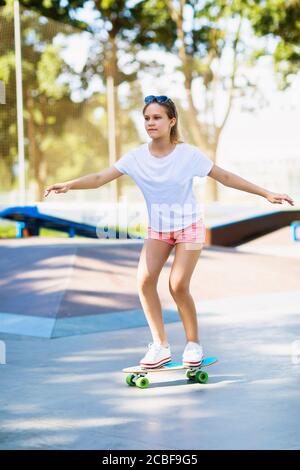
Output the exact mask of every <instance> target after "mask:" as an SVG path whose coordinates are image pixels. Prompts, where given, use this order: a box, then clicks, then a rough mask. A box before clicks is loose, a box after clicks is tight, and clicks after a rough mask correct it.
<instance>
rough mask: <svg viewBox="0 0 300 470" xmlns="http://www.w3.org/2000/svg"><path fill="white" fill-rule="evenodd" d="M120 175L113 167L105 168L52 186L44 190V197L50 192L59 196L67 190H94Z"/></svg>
mask: <svg viewBox="0 0 300 470" xmlns="http://www.w3.org/2000/svg"><path fill="white" fill-rule="evenodd" d="M122 175H123V173H121V172H120V171H119V170H117V169H116V168H115V167H114V166H111V167H109V168H105V169H104V170H103V171H101V172H100V173H91V174H90V175H86V176H81V177H80V178H76V179H75V180H70V181H66V182H65V183H56V184H52V185H51V186H48V187H47V188H46V189H45V192H44V197H47V196H48V195H49V194H50V193H51V191H54V192H55V193H56V194H60V193H66V192H68V191H69V189H96V188H99V187H100V186H103V185H104V184H106V183H109V182H110V181H113V180H114V179H116V178H119V176H122Z"/></svg>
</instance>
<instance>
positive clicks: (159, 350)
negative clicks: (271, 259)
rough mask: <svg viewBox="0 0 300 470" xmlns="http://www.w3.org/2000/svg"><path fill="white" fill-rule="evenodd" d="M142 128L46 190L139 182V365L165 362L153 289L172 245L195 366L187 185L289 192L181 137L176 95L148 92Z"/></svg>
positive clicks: (188, 352)
mask: <svg viewBox="0 0 300 470" xmlns="http://www.w3.org/2000/svg"><path fill="white" fill-rule="evenodd" d="M143 116H144V123H145V129H146V131H147V133H148V135H149V136H150V138H151V142H150V143H149V144H147V143H146V144H143V145H141V146H139V147H138V148H136V149H133V150H131V151H129V152H128V153H126V154H125V155H124V156H123V157H122V158H120V159H119V160H118V161H117V162H116V163H115V164H114V165H113V166H111V167H110V168H107V169H105V170H103V171H101V172H100V173H95V174H90V175H87V176H83V177H81V178H77V179H75V180H72V181H67V182H65V183H58V184H54V185H52V186H49V187H48V188H46V190H45V197H46V196H48V194H49V193H50V192H51V191H54V192H55V193H57V194H59V193H66V192H67V191H69V189H90V188H98V187H100V186H103V185H104V184H106V183H108V182H110V181H112V180H114V179H115V178H119V177H120V176H121V175H123V174H127V175H129V176H131V177H132V178H133V180H134V181H135V182H136V184H137V185H138V186H139V188H140V189H141V191H142V192H143V195H144V197H145V200H146V204H147V209H148V217H149V226H148V234H147V237H146V238H145V240H144V245H143V248H142V250H141V254H140V260H139V264H138V270H137V281H138V282H137V285H138V294H139V298H140V301H141V304H142V307H143V310H144V313H145V316H146V319H147V322H148V324H149V327H150V331H151V334H152V338H153V342H152V343H150V344H149V346H148V350H147V352H146V354H145V356H144V357H143V358H142V359H141V360H140V365H141V366H142V367H145V368H155V367H160V366H162V365H163V364H165V363H167V362H170V361H171V350H170V346H169V344H168V341H167V336H166V332H165V328H164V323H163V317H162V308H161V303H160V299H159V297H158V293H157V282H158V278H159V274H160V272H161V270H162V268H163V266H164V264H165V263H166V261H167V259H168V257H169V255H170V253H171V251H172V249H173V247H174V245H175V257H174V262H173V265H172V268H171V274H170V279H169V289H170V293H171V295H172V297H173V299H174V300H175V302H176V305H177V307H178V311H179V314H180V317H181V320H182V322H183V326H184V330H185V334H186V340H187V342H186V346H185V349H184V351H183V356H182V361H183V363H184V365H185V366H187V367H189V366H198V365H200V364H201V362H202V359H203V347H202V345H201V342H200V338H199V333H198V325H197V314H196V308H195V303H194V300H193V297H192V296H191V293H190V290H189V285H190V280H191V277H192V274H193V271H194V269H195V266H196V264H197V261H198V259H199V256H200V253H201V250H202V247H203V244H204V241H205V226H204V223H203V220H202V218H201V213H200V210H199V208H198V205H197V204H196V199H195V196H194V194H193V190H192V182H193V177H194V176H200V177H205V176H207V175H208V176H210V177H211V178H214V179H215V180H216V181H218V182H220V183H222V184H223V185H225V186H229V187H231V188H235V189H239V190H241V191H246V192H249V193H253V194H258V195H259V196H262V197H265V198H266V199H267V200H268V201H269V202H271V203H274V204H282V202H283V201H287V202H288V203H289V204H290V205H294V202H293V200H292V199H291V198H290V197H289V196H288V195H287V194H277V193H273V192H271V191H268V190H266V189H263V188H261V187H259V186H256V185H254V184H252V183H250V182H249V181H247V180H245V179H243V178H241V177H239V176H238V175H236V174H234V173H231V172H229V171H226V170H224V169H222V168H220V167H219V166H217V165H215V164H214V163H213V162H212V161H211V160H210V159H209V158H207V156H205V155H204V154H203V153H202V152H200V151H199V150H198V148H197V147H194V146H193V145H189V144H186V143H183V142H182V141H180V140H179V134H178V115H177V111H176V107H175V104H174V102H173V101H172V100H171V99H170V98H168V97H167V96H154V95H150V96H147V97H146V98H145V106H144V109H143Z"/></svg>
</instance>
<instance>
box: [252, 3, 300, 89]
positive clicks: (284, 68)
mask: <svg viewBox="0 0 300 470" xmlns="http://www.w3.org/2000/svg"><path fill="white" fill-rule="evenodd" d="M249 19H250V21H251V24H252V27H253V29H254V31H255V33H256V34H257V36H259V37H270V36H272V37H273V38H274V39H276V41H277V44H276V47H275V50H274V51H273V50H269V49H268V48H267V47H264V48H262V49H261V50H260V51H259V53H258V54H257V55H256V56H255V57H254V58H255V59H257V58H258V57H261V56H266V55H269V56H270V55H271V56H272V57H273V62H274V70H275V73H276V74H277V76H278V78H279V89H281V90H285V89H286V88H287V87H289V86H290V84H291V83H292V81H293V79H294V78H295V75H296V74H297V73H298V72H299V69H300V0H265V1H258V2H255V3H254V4H253V5H252V8H250V9H249Z"/></svg>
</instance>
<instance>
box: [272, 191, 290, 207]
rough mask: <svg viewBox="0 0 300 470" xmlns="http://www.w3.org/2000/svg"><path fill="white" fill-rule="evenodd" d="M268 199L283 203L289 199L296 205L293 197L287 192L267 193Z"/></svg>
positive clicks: (275, 202)
mask: <svg viewBox="0 0 300 470" xmlns="http://www.w3.org/2000/svg"><path fill="white" fill-rule="evenodd" d="M266 199H267V200H268V201H269V202H272V203H273V204H282V202H283V201H287V202H288V203H289V204H290V205H291V206H293V205H294V201H293V199H292V198H291V197H290V196H288V195H287V194H278V193H271V192H270V193H267V195H266Z"/></svg>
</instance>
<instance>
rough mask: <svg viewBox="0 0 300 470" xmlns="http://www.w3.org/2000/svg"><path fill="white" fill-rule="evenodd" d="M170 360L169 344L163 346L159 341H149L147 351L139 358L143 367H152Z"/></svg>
mask: <svg viewBox="0 0 300 470" xmlns="http://www.w3.org/2000/svg"><path fill="white" fill-rule="evenodd" d="M170 361H171V351H170V346H167V347H165V346H162V345H161V344H159V343H150V344H149V345H148V351H147V353H146V354H145V356H144V357H143V358H142V359H141V360H140V365H141V366H142V367H145V368H149V369H154V368H156V367H160V366H162V365H163V364H166V363H167V362H170Z"/></svg>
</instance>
